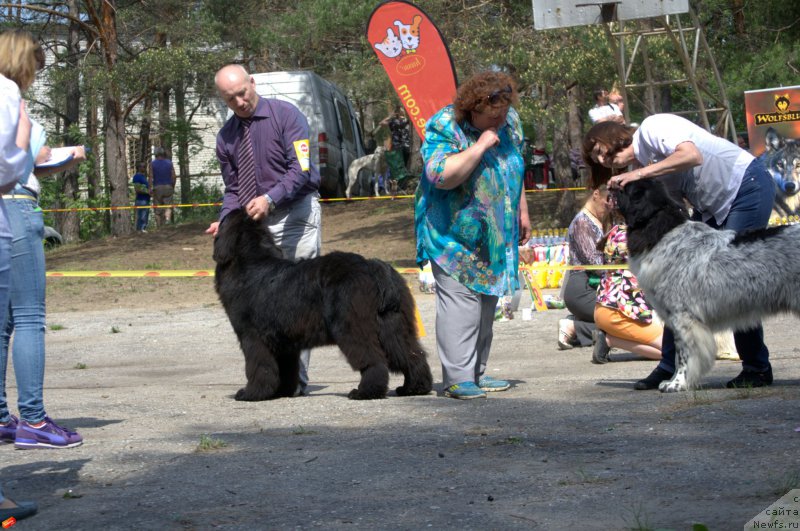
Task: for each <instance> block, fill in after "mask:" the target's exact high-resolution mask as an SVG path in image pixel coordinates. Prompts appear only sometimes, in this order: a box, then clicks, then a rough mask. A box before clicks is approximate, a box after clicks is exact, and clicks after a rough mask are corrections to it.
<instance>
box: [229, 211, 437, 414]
mask: <svg viewBox="0 0 800 531" xmlns="http://www.w3.org/2000/svg"><path fill="white" fill-rule="evenodd" d="M214 260H215V261H216V263H217V267H216V278H215V284H216V289H217V293H218V294H219V298H220V300H221V301H222V304H223V306H224V307H225V311H226V312H227V314H228V318H229V319H230V321H231V324H232V325H233V329H234V331H235V332H236V335H237V336H238V338H239V344H240V345H241V347H242V351H243V352H244V357H245V372H246V374H247V385H245V387H243V388H242V389H240V390H239V392H237V393H236V397H235V398H236V400H249V401H253V400H267V399H270V398H278V397H290V396H294V394H295V391H296V389H297V384H298V378H299V358H300V351H301V350H302V349H307V348H312V347H318V346H321V345H331V344H336V345H338V346H339V349H340V350H341V351H342V353H343V354H344V356H345V358H347V361H348V363H349V364H350V366H351V367H352V368H353V370H356V371H360V372H361V382H360V383H359V385H358V389H353V390H352V391H350V394H349V395H348V396H349V397H350V398H352V399H358V400H365V399H373V398H385V397H386V392H387V390H388V385H389V371H392V372H395V373H402V374H403V375H404V376H405V381H404V383H403V385H402V386H401V387H398V388H397V394H398V395H424V394H427V393H429V392H430V391H431V387H432V381H433V378H432V376H431V370H430V367H429V366H428V362H427V360H426V353H425V350H424V349H423V348H422V346H421V345H420V343H419V341H418V339H417V331H416V320H415V315H414V299H413V297H412V295H411V292H410V291H409V289H408V286H407V285H406V283H405V281H404V280H403V278H402V277H401V276H400V274H399V273H397V272H396V271H395V270H394V269H392V268H391V267H390V266H389V265H388V264H386V263H384V262H381V261H380V260H367V259H366V258H364V257H362V256H359V255H357V254H352V253H341V252H334V253H330V254H328V255H326V256H322V257H318V258H313V259H309V260H301V261H299V262H297V263H293V262H291V261H289V260H285V259H283V257H282V253H281V251H280V249H279V248H278V247H277V246H276V245H275V243H274V241H273V239H272V236H271V235H270V233H269V230H267V228H266V226H265V225H264V224H263V223H261V222H257V221H253V220H252V219H250V218H248V217H247V216H246V215H245V214H244V212H242V211H241V210H236V211H234V212H231V213H230V214H229V215H228V216H227V217H226V218H225V220H224V221H223V223H222V224H221V226H220V230H219V233H218V235H217V238H216V240H215V242H214Z"/></svg>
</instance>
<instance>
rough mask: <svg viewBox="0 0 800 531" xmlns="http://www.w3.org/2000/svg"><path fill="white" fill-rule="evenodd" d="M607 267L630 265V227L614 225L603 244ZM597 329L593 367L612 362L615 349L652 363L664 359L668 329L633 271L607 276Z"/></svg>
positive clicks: (612, 271) (611, 271)
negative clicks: (663, 343)
mask: <svg viewBox="0 0 800 531" xmlns="http://www.w3.org/2000/svg"><path fill="white" fill-rule="evenodd" d="M601 245H602V247H603V263H604V264H606V265H613V264H627V263H628V237H627V227H626V226H625V225H624V224H619V225H614V226H613V227H612V228H611V230H610V231H609V232H608V234H607V235H606V236H605V238H604V239H603V241H602V242H601ZM594 323H595V326H596V327H597V335H596V341H595V344H594V350H593V352H592V363H596V364H603V363H608V362H609V361H611V358H610V356H609V353H610V351H611V348H619V349H622V350H627V351H630V352H633V353H634V354H636V355H638V356H642V357H644V358H649V359H651V360H660V359H661V336H662V334H663V333H664V327H662V326H661V325H660V324H658V322H657V321H654V320H653V311H652V309H651V308H650V306H649V305H648V304H647V301H646V300H645V297H644V293H643V292H642V290H641V289H639V282H638V281H637V280H636V276H635V275H634V274H633V273H632V272H631V270H630V269H608V270H606V271H604V272H603V278H602V279H601V280H600V286H599V288H598V289H597V302H596V304H595V307H594Z"/></svg>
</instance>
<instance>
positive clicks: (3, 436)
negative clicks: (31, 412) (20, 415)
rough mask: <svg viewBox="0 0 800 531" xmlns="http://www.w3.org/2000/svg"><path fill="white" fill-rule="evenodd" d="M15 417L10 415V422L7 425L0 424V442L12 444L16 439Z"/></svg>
mask: <svg viewBox="0 0 800 531" xmlns="http://www.w3.org/2000/svg"><path fill="white" fill-rule="evenodd" d="M18 420H19V419H17V417H15V416H14V415H11V420H9V421H8V424H0V442H4V443H13V442H14V439H16V437H17V424H18Z"/></svg>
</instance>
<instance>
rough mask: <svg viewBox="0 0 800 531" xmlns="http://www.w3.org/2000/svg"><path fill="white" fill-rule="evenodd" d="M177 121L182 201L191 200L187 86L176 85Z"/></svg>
mask: <svg viewBox="0 0 800 531" xmlns="http://www.w3.org/2000/svg"><path fill="white" fill-rule="evenodd" d="M175 122H176V123H177V125H178V138H177V144H178V177H179V179H180V183H181V203H188V202H189V201H190V192H191V191H192V183H191V180H190V176H189V126H190V124H189V121H188V120H187V119H186V87H184V86H183V85H182V84H180V85H177V86H176V87H175Z"/></svg>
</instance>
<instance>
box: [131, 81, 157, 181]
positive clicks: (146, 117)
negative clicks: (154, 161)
mask: <svg viewBox="0 0 800 531" xmlns="http://www.w3.org/2000/svg"><path fill="white" fill-rule="evenodd" d="M152 113H153V98H152V97H150V96H147V97H146V98H145V99H144V104H143V105H142V123H141V127H140V128H139V149H138V150H137V152H136V160H135V161H133V162H134V166H135V165H136V164H138V163H140V162H149V161H150V152H151V146H150V131H151V129H152V125H153V121H152Z"/></svg>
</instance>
